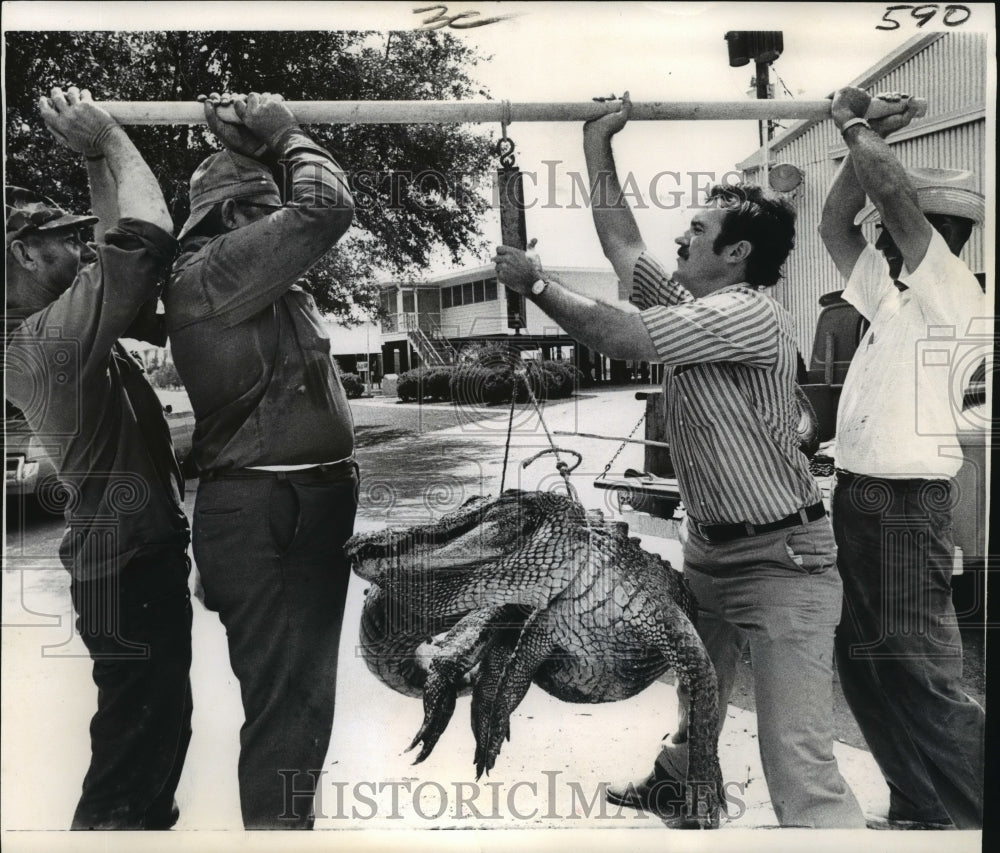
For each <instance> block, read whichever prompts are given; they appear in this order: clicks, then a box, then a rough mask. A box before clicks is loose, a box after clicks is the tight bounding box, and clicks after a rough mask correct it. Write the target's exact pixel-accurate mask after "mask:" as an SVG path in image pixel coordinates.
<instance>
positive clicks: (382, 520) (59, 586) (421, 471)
mask: <svg viewBox="0 0 1000 853" xmlns="http://www.w3.org/2000/svg"><path fill="white" fill-rule="evenodd" d="M642 405H643V404H642V403H640V402H638V401H636V400H635V399H634V389H633V390H619V391H603V392H601V393H599V394H594V395H588V396H585V397H583V398H580V399H575V400H572V401H564V402H560V403H558V404H550V405H548V406H546V407H545V419H546V422H547V423H548V426H549V428H550V429H552V430H555V429H561V430H583V431H589V432H602V433H607V432H613V433H619V432H620V430H621V424H623V423H627V424H628V425H629V428H631V425H632V424H634V423H635V420H636V419H637V418H638V416H639V414H641V411H642ZM352 408H353V410H354V414H355V422H356V427H357V435H358V458H359V462H360V464H361V467H362V470H363V476H364V479H363V486H362V498H361V510H360V512H359V518H358V530H365V529H374V528H377V527H382V526H384V525H385V524H387V523H392V524H394V525H395V524H406V523H413V522H417V521H425V520H428V519H430V518H433V517H436V516H438V515H440V514H441V513H442V512H444V511H447V510H449V509H452V508H454V507H456V506H458V505H460V504H461V503H462V502H463V501H464V500H465V499H466V498H467V497H469V496H471V495H472V494H496V493H497V491H498V488H499V483H500V478H501V472H502V470H503V464H504V451H505V437H506V426H507V417H508V412H507V410H506V409H494V410H477V411H467V410H459V409H454V408H453V407H451V406H448V405H445V404H437V405H432V406H422V407H416V406H405V405H400V404H397V403H395V402H393V401H384V400H367V401H356V402H355V403H354V405H353V406H352ZM514 424H515V429H514V434H513V438H512V442H511V452H510V461H509V465H508V469H507V474H506V477H507V479H506V483H507V485H508V486H517V487H521V488H527V489H533V488H550V487H552V485H553V484H554V483H557V482H558V477H557V475H556V473H555V471H554V468H553V466H552V463H551V461H549V460H550V459H551V457H543V459H542V460H540V461H538V462H536V463H534V464H533V465H532V466H531V467H529V468H527V469H523V468H521V467H520V464H519V463H520V461H521V460H523V459H526V458H528V457H530V456H531V455H533V454H534V453H536V452H537V451H538V450H540V449H543V448H545V447H546V446H547V444H548V443H547V440H546V437H545V434H544V430H543V429H542V428H541V427H540V425H539V422H538V419H537V417H536V416H535V414H534V412H533V411H531V410H530V409H528V408H527V407H524V408H522V409H519V410H518V411H517V412H516V413H515V420H514ZM566 442H569V446H571V447H573V448H574V449H576V450H578V451H579V452H580V453H582V454H583V459H584V463H583V465H582V467H581V468H580V469H579V470H578V472H576V473H575V474H574V483H575V484H576V485H577V488H578V489H579V491H580V497H581V501H582V502H583V503H584V504H585V505H586V506H588V507H594V508H601V509H603V510H604V511H605V512H607V511H609V510H610V509H611V507H609V505H608V497H609V495H608V493H607V492H606V491H602V490H598V489H594V488H592V487H591V486H590V483H591V482H592V481H593V479H594V477H595V476H596V475H597V474H599V473H600V472H601V470H602V469H603V467H604V464H605V463H606V462H607V461H608V460H609V459H610V457H611V455H612V453H613V452H614V451H615V450H616V449H617V445H616V444H614V443H609V442H603V441H597V440H593V439H586V440H584V439H560V444H565V443H566ZM627 467H636V468H641V467H642V448H641V447H638V446H635V445H630V446H628V447H626V448H625V449H624V451H623V452H622V454H621V456H620V457H619V459H618V460H617V462H616V465H615V470H619V471H620V470H624V469H625V468H627ZM189 486H190V488H189V493H188V498H187V502H186V503H187V509H188V511H189V512H190V511H191V509H192V505H193V494H194V486H195V483H194V482H193V481H192V482H190V483H189ZM7 520H8V530H7V546H8V553H9V554H10V555H12V557H13V559H12V560H11V561H10V562H9V563H8V566H7V567H6V568H5V573H4V590H3V593H4V595H3V604H4V631H3V663H4V687H5V688H6V689H4V691H3V743H2V746H3V773H4V783H5V784H4V785H3V787H2V813H3V823H4V827H5V828H8V829H9V828H11V827H15V828H17V829H19V830H37V829H59V828H62V827H65V826H66V825H68V822H69V816H70V814H71V812H72V808H73V805H74V803H75V798H76V793H77V791H78V787H79V781H80V779H81V777H82V774H83V771H84V769H85V767H86V764H87V758H88V753H87V734H86V727H87V721H88V719H89V715H90V713H91V710H90V709H91V706H92V704H93V698H94V691H93V685H92V683H91V681H90V678H89V666H88V665H87V662H86V658H85V652H84V650H83V648H82V645H81V644H80V643H79V640H78V638H76V637H75V636H74V635H73V632H72V629H71V624H72V623H71V619H70V613H69V602H68V595H67V594H66V578H65V574H64V573H62V571H61V569H59V568H58V566H57V565H55V563H54V561H53V559H52V555H54V553H55V544H56V542H57V541H58V537H59V535H60V533H61V524H60V523H59V522H58V521H53V520H50V519H43V518H38V517H37V516H32V517H30V518H28V519H26V523H25V525H24V527H23V529H22V528H21V527H20V526H19V519H18V518H17V517H16V515H15V516H14V517H12V516H11V515H10V514H8V519H7ZM643 545H644V547H646V548H648V549H649V550H653V551H657V552H658V553H661V554H662V555H663V556H665V557H667V558H668V559H671V560H672V561H675V563H676V561H678V559H679V546H678V544H677V543H676V542H674V541H671V540H666V539H659V538H656V537H648V536H647V537H643ZM363 597H364V584H363V583H362V582H361V581H359V580H358V579H354V581H353V582H352V585H351V591H350V595H349V603H348V613H347V618H346V622H345V624H347V625H356V624H357V620H358V618H359V613H360V608H361V604H362V602H363ZM194 641H195V649H196V655H195V663H194V667H193V670H192V680H193V684H194V691H195V706H196V707H195V719H194V729H195V734H194V739H193V742H192V746H191V751H190V756H189V760H188V763H187V766H186V769H185V774H184V778H183V779H182V782H181V788H180V790H179V791H178V800H179V802H180V805H181V809H182V818H181V822H180V824H179V825H178V827H177V828H178V830H188V831H195V830H198V831H199V832H200V833H201V834H199V835H198V836H197V838H198V839H200V841H199V846H198V848H197V849H199V850H200V849H205V850H209V849H216V848H214V847H211V846H204V847H202V846H200V845H201V844H202V843H204V844H206V845H207V844H208V843H209V840H210V839H212V838H214V837H215V836H213V835H212V834H211V832H210V831H212V830H221V831H222V833H221V836H220V837H222V838H228V839H230V840H231V839H232V838H233V837H234V836H233V830H235V829H236V828H238V827H239V810H238V801H237V794H236V785H235V764H236V757H237V754H238V740H237V738H238V728H239V723H240V720H241V719H242V710H241V706H240V701H239V691H238V685H237V684H236V683H235V681H234V679H233V677H232V674H231V673H230V672H229V669H228V664H227V660H226V647H225V636H224V631H223V630H222V628H221V627H220V625H219V623H218V620H217V618H216V617H215V616H214V614H211V613H209V612H207V611H205V610H204V609H203V608H202V607H201V606H200V604H198V605H196V613H195V626H194ZM748 676H749V673H748V671H747V673H745V674H744V678H743V680H742V682H741V685H740V688H739V689H738V691H737V696H736V697H734V704H733V705H732V706H731V707H730V710H729V719H728V722H727V725H726V729H725V732H724V735H723V741H722V744H721V749H720V751H721V755H722V764H723V773H724V776H725V778H726V780H727V781H728V782H731V783H732V784H733V785H734V786H735V787H734V789H733V790H734V791H735V792H736V794H737V797H738V799H739V801H740V805H739V807H738V808H737V810H736V811H737V814H736V815H735V817H734V818H733V819H732V820H730V821H729V822H728V823H727V824H726V828H729V829H746V828H750V829H752V828H758V827H766V826H773V825H774V822H775V821H774V816H773V812H772V811H771V809H770V806H769V804H768V803H767V795H766V786H765V784H764V780H763V776H762V773H761V769H760V762H759V757H758V756H757V750H756V735H755V717H754V715H753V713H752V712H751V710H749V709H752V703H751V702H750V701H749V700H750V696H749V693H748V691H747V685H748V683H749V682H748ZM468 701H469V700H468V699H467V698H466V699H460V700H459V705H458V709H457V710H456V713H455V720H454V721H453V723H452V725H451V726H450V728H449V730H448V731H447V732H446V733H445V735H444V736H443V737H442V739H441V741H440V743H439V744H438V746H437V748H436V749H435V751H434V753H433V754H432V756H431V757H430V758H428V759H427V761H426V762H425V763H424V764H422V765H419V766H418V767H416V768H414V767H411V766H410V761H411V760H412V757H411V756H408V755H405V754H404V753H403V749H404V748H405V747H406V746H407V745H408V743H409V741H410V739H411V737H412V735H413V733H414V732H415V731H416V729H417V728H418V726H419V724H420V720H421V717H422V711H421V707H420V703H419V702H418V701H416V700H414V699H410V698H407V697H403V696H400V695H399V694H396V693H394V692H392V691H390V690H388V689H387V688H385V687H383V686H382V685H381V684H380V683H379V682H377V681H376V680H375V679H374V678H373V677H372V676H371V675H370V674H369V673H368V671H367V669H366V668H365V666H364V664H363V662H362V661H360V659H359V658H358V656H357V655H356V653H355V643H354V639H353V635H349V634H347V633H345V637H344V641H343V643H342V646H341V656H340V675H339V678H338V715H337V720H336V722H335V726H334V734H333V742H332V744H331V748H330V753H329V756H328V759H327V770H328V771H329V772H328V775H327V777H326V780H325V781H326V783H327V784H326V785H325V786H324V787H323V788H322V791H323V797H324V798H323V801H322V803H321V806H320V819H319V820H318V823H317V828H320V829H346V828H351V829H364V830H366V833H369V834H367V835H366V837H368V838H369V839H371V838H375V837H376V836H374V835H371V834H370V831H371V830H382V829H388V830H398V829H400V828H408V829H429V828H473V827H478V828H485V829H496V828H501V827H502V828H504V829H530V830H537V829H545V828H559V829H560V830H567V829H572V828H582V829H586V830H588V831H589V830H593V829H600V828H605V829H606V828H609V827H623V828H624V827H628V828H632V829H640V828H646V827H647V826H650V825H651V824H656V826H654V827H653V828H654V829H655V828H657V827H659V826H660V825H659V823H658V822H656V821H650V820H648V819H645V820H643V819H639V818H637V817H636V816H634V815H633V814H631V813H629V814H625V815H624V816H622V815H617V814H616V812H615V811H613V810H612V811H611V812H610V814H609V813H608V812H603V813H602V812H601V811H600V808H599V805H598V806H587V805H585V804H586V803H587V802H589V801H592V800H594V797H595V794H596V793H597V792H599V786H600V784H601V783H602V782H608V781H612V780H616V779H620V778H623V777H630V776H632V775H634V774H639V773H642V772H644V771H645V770H646V769H647V767H648V766H649V760H650V758H651V756H652V755H653V754H654V750H655V748H656V743H657V741H658V739H659V737H660V736H661V735H662V734H664V733H665V732H666V731H669V730H670V729H671V728H672V727H673V725H674V724H675V710H674V709H675V707H676V700H675V697H674V694H673V689H672V688H671V687H670V686H669V685H668V683H666V682H665V681H661V682H656V683H654V684H653V685H652V686H651V687H650V688H649V689H647V690H646V691H645V692H644V693H642V694H641V695H640V696H638V697H635V698H634V699H631V700H628V701H625V702H617V703H609V704H605V705H593V706H590V705H584V706H579V705H570V704H566V703H562V702H559V701H557V700H555V699H552V698H551V697H549V696H547V695H546V694H545V693H543V692H542V691H541V690H539V689H538V688H533V689H532V690H530V691H529V693H528V696H527V698H526V699H525V701H524V703H523V704H522V705H521V706H520V707H519V708H518V709H517V711H516V712H515V714H514V716H513V718H512V724H511V729H512V740H511V742H510V743H508V744H507V745H506V746H505V747H504V751H503V752H502V753H501V756H500V759H499V760H498V763H497V767H496V768H495V769H494V771H493V773H492V775H491V776H490V777H489V779H486V778H484V779H483V780H480V784H479V786H478V787H476V786H474V785H473V777H474V770H473V768H472V737H471V733H470V732H469V729H468V725H467V722H466V720H467V719H468V713H469V705H468ZM839 719H841V720H843V715H841V716H840V718H839ZM844 722H845V725H844V726H842V731H841V732H840V733H839V734H840V736H841V738H842V740H844V741H848V742H846V743H838V744H836V754H837V757H838V761H839V762H840V765H841V769H842V772H843V773H844V775H845V777H846V778H847V779H848V781H849V782H850V784H851V786H852V788H853V789H854V790H855V792H856V794H857V795H858V798H859V800H860V801H861V802H862V806H863V808H864V809H865V810H866V812H867V813H869V814H872V815H879V814H883V815H884V814H885V810H886V808H887V791H886V789H885V786H884V784H883V783H882V781H881V778H880V776H879V774H878V772H877V769H876V768H875V767H874V763H873V762H872V760H871V756H870V754H869V753H867V751H865V750H864V749H859V748H856V746H852V745H851V743H850V742H854V743H855V744H856V745H860V744H859V743H858V741H857V735H856V729H854V730H853V731H851V730H850V726H848V725H847V724H846V723H847V721H844ZM849 722H850V723H851V724H852V725H853V721H849ZM53 771H54V772H53ZM12 781H14V784H11V782H12ZM486 783H489V785H487V784H486ZM359 786H360V787H359ZM469 786H473V787H469ZM600 801H601V800H600V797H599V796H598V797H597V800H596V802H597V803H598V804H599V802H600ZM435 835H436V837H437V838H441V836H439V835H437V834H435ZM784 835H785V834H783V837H784ZM15 837H16V838H18V839H20V840H24V839H25V838H33V837H34V836H31V835H16V836H15ZM47 837H48V836H46V838H47ZM339 837H340V836H338V838H339ZM393 837H394V838H397V839H398V838H399V836H398V835H395V836H393ZM479 837H482V838H483V839H485V840H489V836H477V838H479ZM532 837H537V838H540V837H541V836H537V835H536V836H532ZM600 837H605V838H606V837H607V836H606V834H604V835H603V836H602V835H593V834H592V833H591V834H590V835H587V836H586V838H590V839H592V838H600ZM771 837H773V836H771ZM422 838H423V837H422V836H415V837H413V838H412V839H409V840H408V843H407V847H408V848H409V849H413V844H415V843H417V842H419V841H421V839H422ZM559 838H562V839H565V840H566V843H569V839H570V836H568V835H565V834H563V833H560V835H559ZM658 838H660V839H662V837H661V836H660V834H659V833H652V834H650V833H639V834H636V833H629V839H630V841H629V843H630V846H635V845H636V844H644V843H646V842H648V841H650V839H653V840H655V839H658ZM410 841H412V842H413V844H411V843H410ZM633 842H634V843H633ZM213 843H214V842H213ZM5 846H8V847H9V845H5ZM11 849H14V848H11ZM37 849H48V848H45V847H42V848H37ZM189 849H195V848H189ZM347 849H352V848H347Z"/></svg>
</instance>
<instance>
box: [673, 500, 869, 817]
mask: <svg viewBox="0 0 1000 853" xmlns="http://www.w3.org/2000/svg"><path fill="white" fill-rule="evenodd" d="M835 561H836V547H835V545H834V540H833V532H832V530H831V528H830V520H829V519H828V518H825V517H824V518H821V519H819V520H817V521H813V522H811V523H809V524H806V525H798V526H795V527H792V528H787V529H784V530H778V531H774V532H772V533H763V534H759V535H757V536H750V537H745V538H742V539H737V540H735V541H733V542H726V543H710V542H708V541H706V540H705V539H703V538H702V537H701V536H699V535H698V534H697V533H696V532H694V531H691V533H690V534H689V536H688V540H687V542H686V543H685V546H684V576H685V577H686V578H687V579H688V582H689V583H690V584H691V589H692V591H693V592H694V594H695V597H696V598H697V599H698V618H697V628H698V633H699V635H700V636H701V638H702V640H703V641H704V643H705V647H706V649H707V650H708V654H709V656H710V657H711V658H712V663H713V665H714V666H715V672H716V675H717V677H718V682H719V714H720V718H721V720H720V728H721V724H722V723H724V722H725V718H726V709H727V706H728V704H729V696H730V694H731V693H732V689H733V683H734V681H735V678H736V668H737V665H738V663H739V660H740V657H741V655H742V653H743V650H744V649H745V648H746V646H747V645H748V644H749V647H750V657H751V661H752V665H753V681H754V701H755V703H756V706H757V733H758V739H759V744H760V757H761V763H762V765H763V769H764V777H765V779H766V781H767V788H768V792H769V794H770V797H771V805H772V807H773V808H774V812H775V815H776V816H777V818H778V822H779V823H780V824H781V825H782V826H797V827H838V828H852V827H863V826H865V820H864V815H863V814H862V812H861V808H860V806H859V805H858V802H857V800H856V799H855V797H854V794H853V793H852V791H851V789H850V787H848V785H847V783H846V782H845V781H844V779H843V777H842V776H841V775H840V770H839V768H838V767H837V760H836V758H834V756H833V635H834V629H835V628H836V625H837V622H838V620H839V618H840V610H841V583H840V577H839V576H838V574H837V568H836V562H835ZM678 697H679V699H680V703H681V714H680V725H679V728H678V732H677V733H675V734H674V735H673V737H671V738H670V739H669V741H668V742H667V743H665V744H664V745H663V748H662V750H661V752H660V755H659V756H658V758H657V762H658V763H659V764H660V765H661V767H662V768H663V769H664V770H666V772H667V774H668V775H670V776H673V777H675V778H680V779H683V778H685V776H686V774H687V743H686V741H687V718H688V709H687V701H688V697H687V695H686V691H684V690H683V688H680V689H678Z"/></svg>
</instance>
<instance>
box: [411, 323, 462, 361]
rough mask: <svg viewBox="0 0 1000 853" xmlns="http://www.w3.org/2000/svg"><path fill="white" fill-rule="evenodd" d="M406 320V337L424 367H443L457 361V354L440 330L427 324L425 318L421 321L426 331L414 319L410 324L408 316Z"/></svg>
mask: <svg viewBox="0 0 1000 853" xmlns="http://www.w3.org/2000/svg"><path fill="white" fill-rule="evenodd" d="M406 319H407V323H406V334H407V337H408V338H409V339H410V343H411V344H412V345H413V348H414V349H415V350H416V351H417V354H418V355H419V356H420V360H421V361H422V362H423V363H424V364H425V365H427V366H428V367H443V366H445V365H446V364H455V363H456V362H457V361H458V352H457V351H456V350H455V348H454V347H453V346H452V345H451V344H450V343H449V341H448V339H447V338H446V337H445V336H444V335H443V334H442V333H441V330H440V328H438V327H437V326H436V325H434V324H433V323H429V322H428V320H427V319H426V318H424V320H423V325H425V326H427V328H426V329H422V328H420V325H418V323H417V322H416V318H415V317H414V319H413V321H412V322H411V321H410V317H409V316H407V318H406ZM428 333H429V334H428Z"/></svg>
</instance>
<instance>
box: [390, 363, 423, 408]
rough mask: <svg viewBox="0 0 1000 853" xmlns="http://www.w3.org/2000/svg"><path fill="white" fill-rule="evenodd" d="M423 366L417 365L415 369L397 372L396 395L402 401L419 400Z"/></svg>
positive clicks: (421, 392)
mask: <svg viewBox="0 0 1000 853" xmlns="http://www.w3.org/2000/svg"><path fill="white" fill-rule="evenodd" d="M425 370H426V369H425V368H422V367H418V368H417V369H416V370H407V371H406V372H405V373H400V374H399V379H398V380H397V381H396V396H398V397H399V399H400V400H402V401H403V402H413V401H414V400H419V399H420V397H421V395H422V394H423V388H422V387H421V386H422V384H423V375H424V372H425Z"/></svg>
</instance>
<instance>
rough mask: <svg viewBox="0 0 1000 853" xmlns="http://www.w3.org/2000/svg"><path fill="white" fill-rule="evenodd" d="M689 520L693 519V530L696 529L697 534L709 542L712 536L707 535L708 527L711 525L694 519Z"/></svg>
mask: <svg viewBox="0 0 1000 853" xmlns="http://www.w3.org/2000/svg"><path fill="white" fill-rule="evenodd" d="M691 520H692V521H694V527H695V530H697V531H698V535H699V536H701V538H702V539H704V540H705V541H706V542H711V541H712V537H711V536H709V535H708V528H709V527H711V526H712V525H710V524H702V523H701V522H700V521H697V520H695V519H691Z"/></svg>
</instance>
